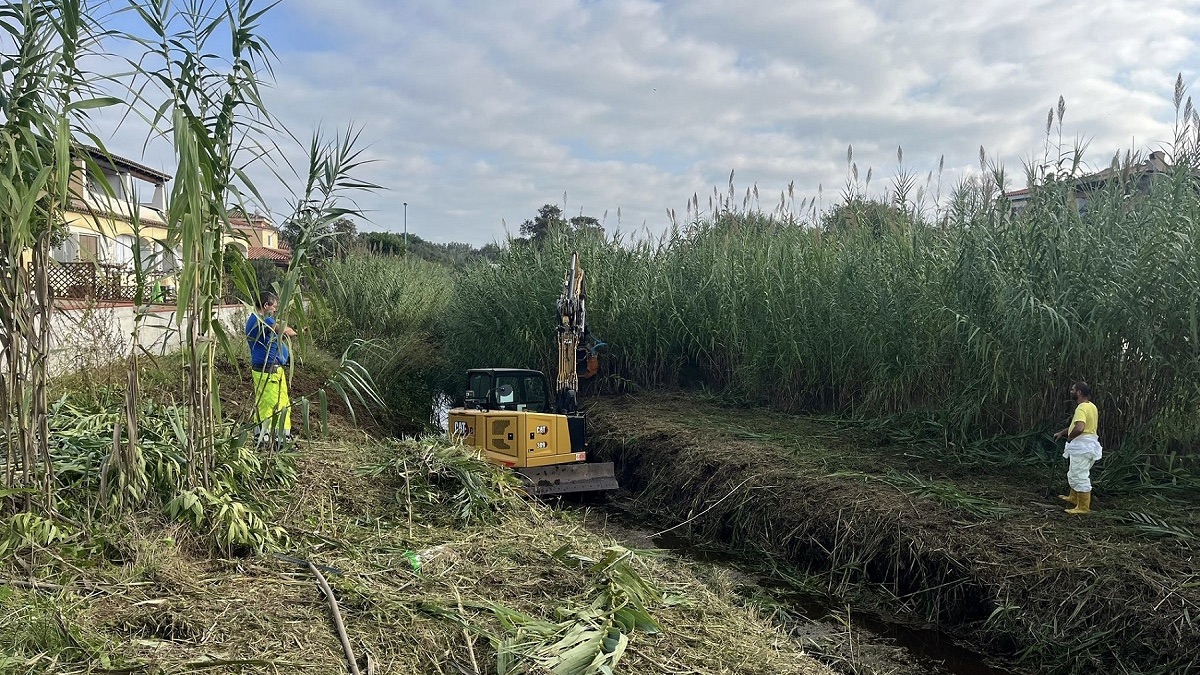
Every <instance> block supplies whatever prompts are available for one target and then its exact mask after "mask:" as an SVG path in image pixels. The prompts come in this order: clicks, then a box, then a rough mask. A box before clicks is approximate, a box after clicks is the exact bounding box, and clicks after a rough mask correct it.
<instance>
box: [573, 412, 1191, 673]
mask: <svg viewBox="0 0 1200 675" xmlns="http://www.w3.org/2000/svg"><path fill="white" fill-rule="evenodd" d="M590 415H591V417H590V421H591V423H593V424H594V431H595V434H594V435H593V439H594V443H595V449H596V452H597V454H598V455H600V456H601V457H603V458H605V459H612V460H614V461H616V463H617V467H618V474H619V478H620V480H621V481H622V484H623V486H624V487H625V488H626V489H628V490H630V491H631V492H632V493H633V494H634V495H635V496H636V497H635V501H634V504H633V506H632V507H631V508H632V509H634V510H637V511H642V512H644V513H646V514H648V515H651V516H656V517H658V518H661V519H662V520H663V522H665V523H668V524H671V525H676V524H678V523H686V525H685V526H684V527H683V528H681V529H679V530H677V532H679V533H686V534H690V535H691V536H694V537H697V538H699V539H702V540H703V539H709V540H713V541H718V542H725V543H729V544H733V545H736V546H739V547H745V548H749V549H751V550H755V551H760V552H765V553H766V554H767V556H768V557H770V558H773V559H775V560H777V561H779V563H780V564H783V565H791V566H795V567H798V568H802V569H804V570H806V571H809V572H813V573H815V574H817V575H818V577H819V578H820V579H821V580H822V581H821V582H819V584H817V586H816V587H811V586H810V587H808V588H806V589H803V590H806V591H810V592H811V591H816V592H821V593H826V594H829V595H831V596H838V597H847V598H852V599H853V602H854V604H856V605H858V606H863V607H866V606H875V607H878V608H880V609H882V610H884V611H886V612H888V613H892V614H897V615H900V616H907V617H909V619H910V620H913V621H917V622H921V623H926V622H927V623H928V624H931V625H934V626H936V627H938V628H939V629H941V630H944V631H947V632H950V633H952V634H956V635H958V636H961V637H963V638H964V639H966V640H967V641H969V643H971V644H973V645H975V646H976V647H977V648H979V649H981V650H984V651H986V652H988V653H991V654H994V655H998V656H1002V657H1005V658H1006V659H1009V660H1012V661H1014V662H1016V663H1017V664H1018V667H1020V668H1024V669H1028V671H1029V672H1038V673H1087V672H1109V671H1117V672H1127V673H1161V674H1166V673H1179V672H1190V671H1191V670H1192V669H1195V668H1197V667H1200V662H1198V661H1197V660H1196V653H1197V648H1198V647H1200V642H1198V636H1200V631H1197V630H1196V628H1197V627H1196V625H1195V620H1196V619H1195V617H1196V616H1197V614H1196V610H1197V608H1198V607H1200V593H1198V591H1197V584H1196V581H1197V570H1196V568H1195V564H1194V559H1193V554H1192V550H1193V546H1194V543H1195V535H1196V533H1197V532H1200V519H1198V518H1197V516H1196V515H1195V514H1196V506H1197V503H1196V501H1195V499H1196V492H1195V490H1194V489H1190V488H1187V487H1186V486H1180V488H1178V489H1174V490H1172V489H1159V490H1144V491H1115V490H1111V489H1109V487H1108V480H1107V478H1106V473H1105V467H1104V466H1103V462H1101V464H1100V465H1098V467H1097V469H1098V470H1097V472H1096V488H1095V494H1096V501H1095V502H1094V506H1095V512H1094V513H1093V514H1092V515H1091V516H1089V517H1082V518H1073V517H1070V516H1067V515H1066V514H1064V513H1063V512H1062V510H1063V507H1064V505H1063V504H1062V503H1060V502H1059V500H1058V499H1057V497H1056V496H1055V495H1057V494H1058V493H1059V492H1061V491H1062V488H1063V483H1064V479H1063V475H1064V472H1065V468H1064V466H1062V462H1061V459H1060V458H1057V457H1055V456H1052V455H1050V454H1043V455H1033V456H1031V457H1030V458H1029V463H1028V464H1027V466H1026V467H1025V468H1008V469H1004V470H999V469H997V468H995V467H994V466H987V465H986V464H984V463H980V462H976V463H961V462H956V461H947V458H946V456H945V455H944V454H943V453H942V452H941V448H940V447H939V446H938V445H936V444H929V443H923V444H922V443H905V444H903V445H899V446H898V445H896V444H895V443H893V442H891V439H889V438H888V435H887V434H886V433H881V430H880V429H879V428H878V427H875V426H871V425H861V424H858V425H854V426H849V423H847V422H846V421H835V420H831V419H819V420H817V419H812V418H802V417H794V416H788V415H782V414H778V413H770V412H767V411H762V410H745V409H734V408H725V407H720V406H716V405H714V404H713V403H712V402H711V400H701V399H698V398H696V397H688V396H682V395H675V396H662V395H656V396H634V397H621V398H613V399H603V400H600V401H596V402H594V404H593V405H592V407H591V409H590ZM1107 460H1108V458H1107V457H1106V459H1105V461H1107Z"/></svg>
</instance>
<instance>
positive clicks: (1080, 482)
mask: <svg viewBox="0 0 1200 675" xmlns="http://www.w3.org/2000/svg"><path fill="white" fill-rule="evenodd" d="M1069 459H1070V460H1071V464H1070V466H1069V467H1067V484H1069V485H1070V486H1071V489H1072V490H1074V491H1076V492H1091V491H1092V465H1094V464H1095V463H1096V460H1094V459H1092V457H1091V456H1090V455H1084V456H1077V457H1071V458H1069Z"/></svg>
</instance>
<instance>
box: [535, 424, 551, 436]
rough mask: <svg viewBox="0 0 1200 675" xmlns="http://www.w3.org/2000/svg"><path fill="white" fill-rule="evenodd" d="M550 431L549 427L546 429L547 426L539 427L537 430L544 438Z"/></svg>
mask: <svg viewBox="0 0 1200 675" xmlns="http://www.w3.org/2000/svg"><path fill="white" fill-rule="evenodd" d="M549 430H550V429H549V428H548V427H546V426H545V425H542V426H539V427H538V428H537V432H538V433H539V434H542V435H543V436H544V435H545V434H546V432H547V431H549Z"/></svg>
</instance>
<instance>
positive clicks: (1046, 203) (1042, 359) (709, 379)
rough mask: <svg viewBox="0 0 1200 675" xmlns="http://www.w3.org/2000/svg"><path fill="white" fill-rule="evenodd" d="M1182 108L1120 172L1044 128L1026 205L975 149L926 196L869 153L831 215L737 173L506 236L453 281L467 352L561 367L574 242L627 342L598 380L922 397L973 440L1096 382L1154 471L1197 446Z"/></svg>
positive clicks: (949, 432)
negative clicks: (949, 185) (973, 168)
mask: <svg viewBox="0 0 1200 675" xmlns="http://www.w3.org/2000/svg"><path fill="white" fill-rule="evenodd" d="M1183 112H1185V111H1181V122H1180V124H1181V127H1183V130H1182V131H1181V132H1180V134H1179V137H1180V139H1181V141H1180V142H1179V143H1178V144H1177V145H1176V146H1175V147H1174V148H1172V150H1171V152H1170V154H1169V156H1168V159H1169V163H1170V164H1171V169H1170V170H1169V171H1168V172H1167V173H1164V174H1158V175H1156V176H1155V177H1154V178H1153V180H1149V178H1148V177H1147V174H1146V173H1145V165H1144V164H1143V159H1142V158H1141V157H1139V156H1137V155H1135V154H1129V155H1127V156H1126V157H1125V159H1124V160H1122V161H1118V162H1117V163H1116V164H1115V166H1114V169H1113V176H1114V179H1112V180H1109V181H1107V182H1102V183H1100V184H1096V185H1085V183H1086V181H1085V178H1086V177H1087V176H1088V175H1090V173H1089V172H1088V171H1087V170H1086V169H1085V164H1084V162H1083V152H1082V150H1081V149H1078V148H1067V149H1065V150H1064V149H1060V148H1059V147H1055V144H1054V143H1048V147H1051V148H1054V149H1053V151H1052V152H1053V154H1051V153H1049V152H1048V154H1047V158H1046V160H1045V161H1044V162H1043V164H1042V165H1041V167H1040V169H1039V170H1037V171H1033V172H1030V175H1029V177H1030V178H1031V180H1032V181H1033V187H1032V193H1031V197H1030V199H1029V201H1028V203H1027V205H1026V207H1025V208H1024V209H1023V210H1022V211H1020V212H1019V213H1017V212H1014V210H1013V209H1012V207H1011V204H1010V202H1009V201H1008V199H1006V198H1005V197H1004V191H1005V190H1006V189H1012V186H1011V185H1009V184H1008V183H1009V182H1010V179H1009V177H1008V176H1007V175H1006V173H1005V172H1004V171H1003V169H1002V168H1001V167H998V166H995V165H994V164H993V163H992V162H991V161H990V160H989V158H988V157H987V156H986V154H983V153H982V152H981V167H980V173H979V174H978V175H976V176H975V177H974V178H971V179H968V180H964V181H963V182H962V183H960V184H959V185H958V186H957V187H956V188H955V189H954V190H953V192H952V193H951V194H950V195H949V196H948V198H947V199H946V200H945V202H944V204H943V205H941V206H940V207H939V208H937V209H936V210H931V209H930V208H929V207H928V205H925V206H921V205H919V204H917V203H916V202H920V201H921V200H923V199H927V197H926V195H928V192H927V191H926V190H928V189H932V185H933V183H932V179H933V177H932V175H931V176H930V177H929V178H928V179H926V181H925V184H924V185H918V183H919V182H920V181H915V180H914V179H913V178H912V177H911V176H910V175H908V174H905V173H904V172H901V176H903V177H904V178H903V180H902V182H901V183H900V184H896V185H893V188H892V190H891V191H890V193H889V194H886V195H885V196H884V197H883V198H881V199H876V200H872V199H870V198H867V197H865V196H864V195H865V194H866V189H865V188H866V186H865V183H860V182H859V180H858V178H857V170H856V167H853V165H852V163H851V178H850V179H849V180H848V187H847V189H846V190H845V191H844V192H843V200H842V202H841V203H840V204H838V205H836V206H835V207H834V208H833V209H831V210H829V211H827V212H825V213H817V214H816V215H815V218H814V217H813V216H814V214H813V212H812V211H811V210H807V209H806V207H807V202H806V201H802V202H801V209H800V211H798V212H797V211H790V212H789V211H781V210H780V209H776V210H775V211H773V212H772V213H764V212H763V211H761V210H759V209H758V208H756V207H754V206H752V205H753V204H754V202H755V199H754V195H753V193H750V194H749V196H748V197H747V198H746V199H744V200H741V206H740V207H739V205H738V202H737V200H735V199H734V198H733V195H734V194H735V193H734V191H733V190H732V187H731V189H730V191H729V193H728V194H721V193H717V194H716V195H715V197H714V199H713V200H711V201H710V204H712V205H713V206H714V208H715V209H716V211H715V213H713V212H710V213H709V214H707V215H704V216H696V217H695V219H694V220H693V221H692V222H689V223H687V224H686V225H685V226H684V227H681V228H675V229H673V231H672V232H670V233H669V234H668V235H667V236H666V237H665V238H663V239H662V240H659V241H639V242H624V241H622V240H621V239H620V238H619V237H617V238H614V239H610V240H600V239H597V238H594V237H592V238H583V239H580V238H578V237H574V238H573V237H571V236H559V237H557V238H553V237H552V238H551V239H549V240H547V241H546V242H544V243H543V244H542V246H540V247H533V246H524V245H520V244H510V246H509V248H508V250H507V251H506V252H505V254H504V255H502V256H501V258H500V259H499V260H498V262H497V263H496V264H495V265H478V266H476V267H473V268H471V269H469V270H467V271H466V272H464V273H463V274H461V275H459V277H458V278H457V280H456V285H455V294H454V299H453V302H452V303H451V305H450V307H449V308H448V309H447V311H446V323H445V327H444V329H443V330H444V333H445V335H446V339H447V341H448V345H449V354H450V359H451V361H452V362H453V363H455V364H456V366H457V367H459V368H462V367H473V366H481V365H494V366H522V367H537V368H541V369H549V368H551V366H552V361H551V358H552V355H553V353H554V352H553V340H554V327H553V322H552V316H553V308H554V299H555V294H556V289H557V287H558V280H559V278H560V277H561V274H562V272H561V268H562V266H563V265H564V264H565V263H564V261H565V260H567V259H569V255H570V251H572V250H576V249H578V250H579V251H580V255H581V261H582V264H583V265H584V268H585V270H586V271H587V274H588V284H589V285H588V290H589V293H590V297H589V308H590V310H591V311H590V312H589V319H590V321H591V322H592V323H591V329H592V331H593V332H594V333H596V334H597V335H599V336H600V337H602V339H604V340H605V341H606V342H607V343H608V344H609V348H608V349H609V351H608V352H607V354H606V358H605V361H606V366H605V368H604V370H603V374H604V378H603V379H602V383H603V385H604V386H609V387H616V386H629V385H630V384H631V383H632V384H636V385H640V386H647V387H654V386H663V385H666V386H674V385H678V384H691V385H695V384H699V385H702V386H706V387H709V388H711V389H714V390H716V391H720V392H722V393H724V394H725V395H727V396H729V397H731V398H735V399H738V400H743V401H747V402H752V403H758V404H769V405H773V406H777V407H779V408H781V409H784V410H827V411H841V412H846V413H850V414H856V415H863V416H870V417H883V416H888V415H892V414H896V413H910V414H911V413H917V414H918V418H919V419H921V420H924V421H923V422H922V424H923V426H926V427H930V426H931V425H930V424H929V423H932V427H931V428H937V429H940V430H941V433H940V435H941V436H942V437H943V438H944V439H945V440H947V441H951V442H953V446H952V447H954V448H959V449H963V451H973V450H975V449H977V448H978V440H979V439H980V438H984V437H1002V436H1013V437H1021V438H1027V437H1028V436H1029V434H1031V433H1034V434H1036V432H1038V431H1039V430H1049V429H1053V428H1054V427H1055V426H1058V425H1060V424H1061V422H1062V421H1063V420H1064V419H1065V418H1066V417H1067V416H1068V415H1069V414H1070V412H1071V403H1070V401H1068V400H1067V390H1068V388H1069V385H1070V383H1071V382H1072V381H1074V380H1078V379H1087V380H1088V381H1089V382H1092V383H1093V384H1094V385H1095V386H1096V390H1097V392H1098V399H1097V402H1098V403H1099V405H1100V407H1101V410H1102V411H1103V413H1104V422H1103V429H1102V433H1103V435H1104V439H1103V440H1104V442H1105V443H1106V444H1107V445H1110V446H1112V447H1114V448H1117V447H1122V446H1128V448H1129V449H1130V450H1131V452H1128V453H1121V454H1122V455H1124V456H1126V457H1139V458H1140V459H1139V460H1138V461H1140V462H1142V466H1143V469H1144V470H1145V471H1149V470H1152V468H1153V467H1164V466H1171V465H1178V464H1179V463H1180V462H1182V461H1185V460H1186V461H1188V462H1191V463H1192V464H1194V463H1195V462H1196V460H1197V459H1200V457H1197V455H1196V453H1195V451H1194V450H1193V448H1194V447H1196V446H1195V441H1196V440H1197V439H1200V417H1198V416H1197V413H1196V410H1197V403H1198V402H1200V388H1198V386H1197V385H1196V382H1198V381H1200V358H1198V357H1200V351H1197V350H1198V349H1200V341H1198V340H1197V332H1198V330H1200V329H1197V325H1200V320H1198V319H1197V318H1196V317H1197V316H1200V227H1198V226H1197V223H1200V192H1198V191H1197V190H1196V185H1197V182H1198V181H1200V167H1198V166H1197V165H1196V164H1195V163H1194V159H1195V157H1196V154H1197V153H1196V149H1197V147H1200V146H1198V145H1197V144H1196V143H1195V141H1194V140H1193V139H1195V137H1196V135H1197V128H1198V127H1200V125H1197V124H1196V120H1197V115H1196V114H1195V112H1194V111H1190V110H1188V111H1186V114H1183ZM1054 113H1057V114H1056V115H1055V114H1054ZM1061 116H1062V109H1061V108H1060V110H1058V111H1052V121H1053V118H1054V117H1057V119H1058V121H1059V123H1060V124H1061ZM1143 179H1145V180H1143ZM914 186H916V188H915V189H914ZM1081 186H1083V187H1081ZM1085 188H1086V189H1085ZM1080 196H1085V197H1086V207H1085V208H1082V209H1081V208H1080V203H1081V202H1080V201H1079V199H1078V198H1079V197H1080ZM873 202H875V203H873ZM788 203H790V202H789V200H788V198H787V196H786V194H785V195H784V196H782V197H781V204H783V205H784V206H785V207H786V205H787V204H788ZM698 212H699V201H698V199H693V200H692V202H691V204H689V215H691V214H692V213H698ZM1007 452H1008V453H1009V454H1014V453H1017V454H1019V453H1027V452H1028V447H1027V445H1025V444H1022V445H1021V446H1020V447H1019V448H1018V447H1015V446H1014V447H1013V448H1011V449H1009V450H1007ZM1015 459H1019V457H1010V458H1009V460H1010V461H1011V460H1015Z"/></svg>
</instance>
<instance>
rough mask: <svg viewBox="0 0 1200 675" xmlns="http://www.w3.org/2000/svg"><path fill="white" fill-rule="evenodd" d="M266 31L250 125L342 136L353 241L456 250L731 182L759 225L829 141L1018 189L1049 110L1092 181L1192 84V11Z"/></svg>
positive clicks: (352, 12)
mask: <svg viewBox="0 0 1200 675" xmlns="http://www.w3.org/2000/svg"><path fill="white" fill-rule="evenodd" d="M264 35H265V37H266V38H267V40H268V41H269V42H270V44H271V45H272V46H273V47H274V49H275V51H276V53H277V54H278V57H279V60H278V62H277V63H276V64H275V75H276V83H275V85H274V86H273V87H272V88H271V89H270V90H269V91H268V92H267V94H266V100H267V104H268V106H269V108H270V109H271V111H272V112H273V113H274V114H275V115H276V116H278V117H279V118H280V119H281V120H283V121H284V122H285V123H286V124H287V125H288V127H289V128H290V129H292V131H293V132H294V133H296V134H297V135H298V136H299V137H301V138H306V137H307V136H308V135H309V133H310V132H311V130H312V129H314V128H315V127H317V126H323V127H325V128H326V129H328V130H336V129H339V128H345V127H347V126H348V125H351V124H353V125H355V126H356V127H359V128H361V133H362V140H363V141H364V142H365V143H366V145H367V146H368V154H369V155H370V156H371V157H372V158H373V159H375V160H377V161H376V162H374V163H373V164H371V165H370V166H368V167H367V168H366V169H365V170H364V171H363V177H364V178H366V179H368V180H371V181H373V182H375V183H378V184H380V185H383V186H384V187H385V188H386V189H385V190H384V191H381V192H379V193H376V194H371V195H363V196H361V197H360V198H359V199H358V203H359V205H360V206H361V207H362V208H364V209H366V210H367V211H368V212H369V214H368V215H369V218H370V222H361V223H360V229H385V230H393V231H399V230H400V229H401V227H402V225H403V223H402V212H403V207H402V206H401V204H402V203H403V202H408V227H409V231H410V232H414V233H416V234H419V235H420V236H422V237H425V238H427V239H430V240H433V241H440V242H447V241H465V242H470V243H473V244H476V245H480V244H484V243H487V242H489V241H493V240H496V239H501V238H503V236H504V233H505V224H507V228H508V230H509V231H511V232H513V233H515V232H516V230H517V228H518V226H519V224H520V223H521V222H522V221H523V220H525V219H526V218H530V217H532V216H533V215H534V214H535V213H536V212H537V209H538V208H539V207H540V206H541V205H542V204H546V203H556V204H559V205H560V206H564V205H565V211H566V212H567V213H568V214H569V215H577V214H578V213H580V212H582V213H584V214H586V215H591V216H595V217H597V218H602V217H603V216H604V214H606V213H607V218H606V219H605V225H606V226H607V227H608V228H609V230H610V231H611V230H613V229H615V228H617V227H618V226H619V227H620V229H621V230H623V231H625V232H627V233H628V232H641V231H649V232H651V233H658V232H661V231H662V230H663V229H665V228H666V227H667V226H668V225H669V221H668V219H667V215H666V212H667V210H668V209H674V210H675V211H676V212H678V213H680V214H682V213H683V212H684V208H685V204H686V203H687V201H688V200H689V199H690V198H691V197H692V195H693V194H698V195H699V196H700V203H701V208H702V209H707V207H708V202H707V195H709V194H711V193H712V192H713V188H714V187H717V188H718V189H719V190H721V191H722V192H724V191H726V190H727V181H728V178H729V174H730V171H734V172H735V179H734V180H735V183H736V189H737V191H738V193H739V195H740V194H742V193H743V192H744V191H745V190H746V189H747V188H750V187H752V186H754V185H757V186H758V188H759V190H760V194H761V195H762V202H763V208H764V209H765V210H770V209H771V208H772V207H773V206H774V203H775V202H776V201H777V199H778V195H779V193H780V192H781V191H782V190H785V189H786V188H787V186H788V185H789V183H794V184H795V188H796V201H797V202H799V201H800V199H801V198H802V197H807V196H815V195H816V194H817V191H818V186H821V187H822V188H823V194H824V198H823V203H825V204H828V203H829V201H830V199H831V197H832V196H833V195H836V194H837V191H838V190H839V189H840V188H841V186H842V185H843V184H844V183H845V181H846V176H847V168H846V148H847V146H849V145H853V147H854V156H855V161H856V163H857V164H858V166H859V169H860V174H862V175H865V172H866V170H867V168H868V167H871V168H873V176H874V179H873V181H872V185H871V187H872V191H873V192H877V193H882V191H883V190H884V188H885V187H886V185H887V182H888V178H889V177H890V176H891V175H892V174H893V173H894V172H895V170H896V148H897V146H903V148H904V162H905V165H906V167H907V168H909V169H910V170H912V171H915V172H917V173H918V174H920V175H922V176H924V175H926V173H927V172H928V171H931V170H936V168H937V166H938V162H939V158H941V157H942V156H943V155H944V156H945V173H944V175H943V178H942V183H943V186H947V185H951V184H953V183H955V182H956V181H958V180H962V179H964V178H965V177H968V176H970V175H971V174H972V172H975V173H977V172H978V157H979V148H980V146H983V147H984V148H986V150H987V152H988V154H989V155H990V156H991V157H993V158H995V159H997V160H999V161H1001V162H1003V163H1004V164H1005V165H1006V166H1007V167H1008V169H1009V171H1010V173H1011V174H1013V175H1020V173H1021V172H1020V169H1021V166H1022V163H1023V162H1025V161H1028V160H1030V159H1034V158H1037V157H1040V156H1041V154H1042V150H1043V147H1044V129H1045V120H1046V113H1047V111H1048V110H1049V109H1050V108H1051V107H1052V106H1054V105H1055V103H1056V102H1057V101H1058V97H1059V96H1060V95H1062V96H1063V97H1064V98H1065V99H1066V102H1067V115H1066V118H1065V120H1064V125H1063V133H1064V135H1065V136H1066V137H1067V138H1068V139H1074V138H1076V137H1079V138H1082V139H1084V140H1086V141H1087V142H1088V143H1089V152H1088V154H1087V158H1088V159H1089V160H1090V162H1091V163H1092V164H1093V165H1096V166H1104V165H1107V163H1108V161H1109V159H1110V158H1111V157H1112V155H1113V153H1114V152H1116V151H1118V150H1124V149H1127V148H1131V147H1132V148H1134V149H1136V150H1141V151H1143V152H1148V151H1150V150H1154V149H1158V148H1160V147H1162V146H1163V145H1164V144H1166V143H1167V142H1168V141H1169V139H1170V136H1171V124H1172V121H1173V118H1174V110H1173V107H1172V104H1171V97H1172V91H1173V85H1174V81H1175V77H1176V74H1177V73H1181V72H1182V73H1183V77H1184V80H1185V82H1186V83H1187V84H1188V85H1189V86H1190V85H1194V84H1196V79H1197V76H1198V75H1200V73H1198V72H1197V70H1196V64H1200V58H1198V57H1200V53H1198V47H1197V37H1198V35H1200V0H1164V1H1143V0H1108V1H1101V2H1097V1H1095V0H1089V1H1087V2H1083V1H1077V0H1061V1H1053V2H1020V3H1014V2H1011V1H1010V0H1003V1H1002V0H979V1H977V2H973V3H950V2H944V1H940V0H939V1H934V0H914V1H899V2H888V1H884V0H823V1H820V2H816V1H812V2H808V1H799V2H798V1H794V0H793V1H788V2H775V1H762V2H754V3H741V2H730V1H729V0H720V1H718V0H665V1H662V2H651V1H649V0H614V1H607V0H591V1H584V0H506V1H505V2H495V1H492V2H484V1H475V0H456V1H445V2H393V1H389V0H339V1H338V2H329V1H328V0H284V1H283V2H282V3H281V4H280V5H279V6H278V7H276V8H275V9H274V10H272V11H271V12H270V13H269V14H268V16H267V18H266V19H265V21H264ZM131 124H135V123H131ZM102 131H110V130H102ZM143 133H144V132H143ZM135 137H137V130H136V129H123V130H121V131H120V132H118V133H116V134H115V135H113V136H112V138H113V141H112V143H113V146H112V149H113V150H114V151H115V152H117V153H119V154H124V155H127V156H130V157H132V158H135V159H137V158H139V156H140V153H141V144H140V143H138V142H136V141H135V140H134V139H135ZM291 157H292V159H293V161H300V160H299V155H298V154H296V155H292V156H291ZM141 159H144V160H145V161H146V162H147V163H149V164H151V165H152V166H157V167H159V168H162V169H163V170H166V171H168V172H169V171H170V170H171V167H170V166H168V165H167V164H168V163H169V157H168V156H167V154H166V153H163V152H161V150H160V151H157V152H156V151H155V150H154V149H152V150H151V151H150V152H148V153H147V154H146V155H145V156H141ZM262 183H263V186H264V191H265V194H266V197H267V201H268V202H269V203H268V204H266V205H265V207H266V208H267V209H269V210H270V211H271V212H272V213H274V214H275V215H277V216H283V215H285V214H286V210H287V203H286V197H285V195H286V191H285V190H284V189H283V188H282V187H280V186H275V185H270V184H269V183H271V181H269V180H268V179H267V178H266V176H265V174H264V177H263V180H262ZM945 191H946V190H945V189H943V193H945ZM564 193H565V201H564ZM739 204H740V199H739ZM618 209H620V213H621V219H620V222H619V223H618V221H617V217H616V214H617V212H618Z"/></svg>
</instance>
